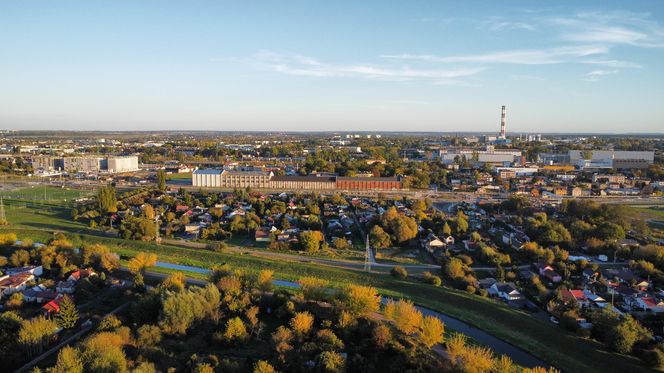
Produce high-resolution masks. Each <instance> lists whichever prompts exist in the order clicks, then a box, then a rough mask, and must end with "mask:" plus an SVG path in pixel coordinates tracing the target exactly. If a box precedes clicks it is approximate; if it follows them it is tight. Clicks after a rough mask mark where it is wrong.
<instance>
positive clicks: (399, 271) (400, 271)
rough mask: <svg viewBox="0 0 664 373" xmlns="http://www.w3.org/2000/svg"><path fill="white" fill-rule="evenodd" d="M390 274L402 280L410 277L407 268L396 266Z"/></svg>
mask: <svg viewBox="0 0 664 373" xmlns="http://www.w3.org/2000/svg"><path fill="white" fill-rule="evenodd" d="M390 274H392V276H394V277H396V278H400V279H405V278H406V277H408V271H406V268H404V267H402V266H395V267H394V268H392V270H391V271H390Z"/></svg>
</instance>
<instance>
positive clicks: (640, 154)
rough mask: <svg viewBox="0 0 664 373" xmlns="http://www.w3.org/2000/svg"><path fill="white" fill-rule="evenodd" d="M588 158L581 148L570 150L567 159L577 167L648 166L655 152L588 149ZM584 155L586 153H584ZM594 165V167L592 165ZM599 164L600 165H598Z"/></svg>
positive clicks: (652, 160) (653, 158)
mask: <svg viewBox="0 0 664 373" xmlns="http://www.w3.org/2000/svg"><path fill="white" fill-rule="evenodd" d="M587 152H589V154H590V159H584V155H585V154H583V151H582V150H570V151H569V160H570V163H571V164H573V165H577V166H578V167H579V168H582V169H584V168H616V169H619V168H648V166H649V165H651V164H652V163H653V162H654V161H655V152H652V151H629V150H588V151H587ZM585 156H586V157H587V156H588V155H585ZM593 166H595V167H593ZM600 166H601V167H600Z"/></svg>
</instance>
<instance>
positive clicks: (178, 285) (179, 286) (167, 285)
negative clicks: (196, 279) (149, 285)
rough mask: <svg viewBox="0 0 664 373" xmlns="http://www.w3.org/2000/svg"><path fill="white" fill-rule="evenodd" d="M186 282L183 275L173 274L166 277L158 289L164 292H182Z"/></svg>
mask: <svg viewBox="0 0 664 373" xmlns="http://www.w3.org/2000/svg"><path fill="white" fill-rule="evenodd" d="M186 280H187V279H186V277H185V276H184V273H182V272H174V273H173V274H172V275H170V276H168V277H166V279H165V280H164V281H163V282H162V283H161V285H160V287H161V288H162V289H165V290H170V291H176V292H180V291H183V290H184V284H185V282H186Z"/></svg>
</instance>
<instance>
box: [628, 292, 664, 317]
mask: <svg viewBox="0 0 664 373" xmlns="http://www.w3.org/2000/svg"><path fill="white" fill-rule="evenodd" d="M635 300H636V302H635V304H634V305H635V306H636V307H638V308H640V309H642V310H643V311H651V312H655V313H660V312H664V301H662V300H660V299H658V298H657V297H653V296H646V297H638V298H636V299H635Z"/></svg>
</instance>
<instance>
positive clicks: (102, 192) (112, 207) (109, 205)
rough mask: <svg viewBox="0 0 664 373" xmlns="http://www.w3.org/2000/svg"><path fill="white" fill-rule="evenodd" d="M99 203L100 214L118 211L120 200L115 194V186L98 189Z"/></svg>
mask: <svg viewBox="0 0 664 373" xmlns="http://www.w3.org/2000/svg"><path fill="white" fill-rule="evenodd" d="M97 203H98V206H99V213H100V214H109V213H115V212H117V211H118V207H117V205H118V200H117V197H116V196H115V188H113V187H112V186H102V187H99V190H98V191H97Z"/></svg>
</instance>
